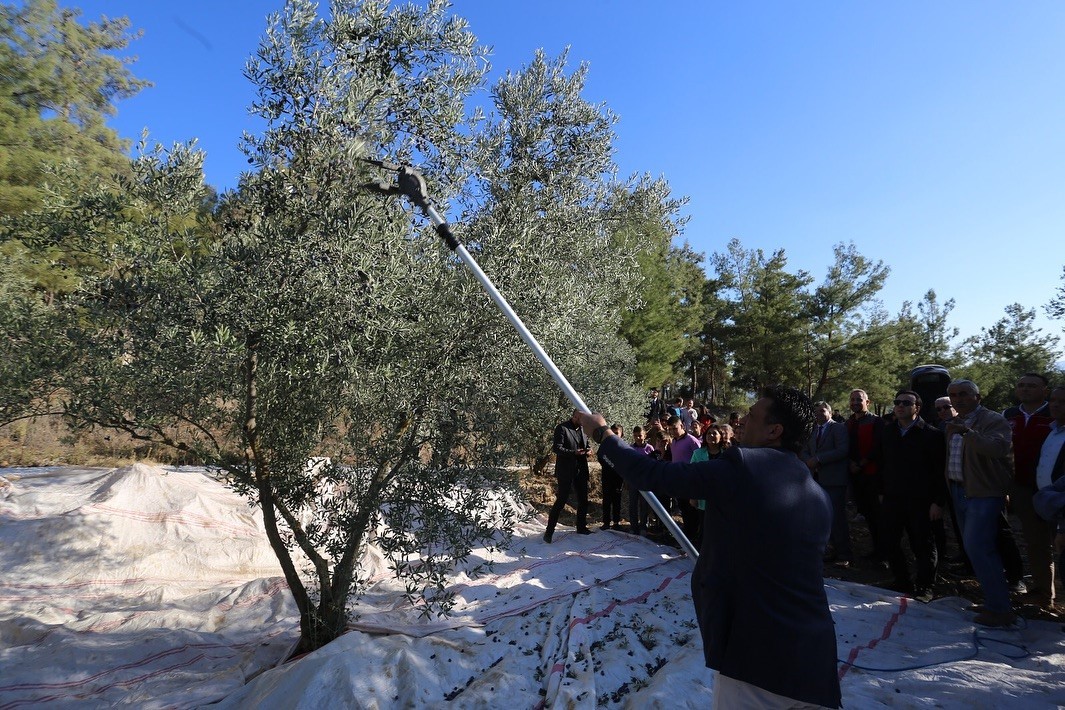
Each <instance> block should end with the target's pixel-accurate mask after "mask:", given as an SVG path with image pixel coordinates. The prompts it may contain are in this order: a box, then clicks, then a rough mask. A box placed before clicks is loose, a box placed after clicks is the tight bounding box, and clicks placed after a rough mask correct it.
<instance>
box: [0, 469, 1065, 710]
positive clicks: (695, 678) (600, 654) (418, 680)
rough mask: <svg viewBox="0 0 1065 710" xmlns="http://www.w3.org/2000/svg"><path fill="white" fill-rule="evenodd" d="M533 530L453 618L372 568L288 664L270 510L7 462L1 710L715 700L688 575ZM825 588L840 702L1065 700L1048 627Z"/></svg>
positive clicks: (680, 565) (611, 539)
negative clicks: (308, 648) (430, 614)
mask: <svg viewBox="0 0 1065 710" xmlns="http://www.w3.org/2000/svg"><path fill="white" fill-rule="evenodd" d="M542 534H543V525H542V523H541V522H537V521H531V522H529V523H526V524H523V525H522V526H520V527H519V530H518V533H517V535H516V537H515V541H514V545H513V546H512V547H511V549H510V550H509V551H507V552H505V553H493V554H488V553H485V552H483V551H482V552H481V553H479V554H478V555H477V559H476V560H474V561H473V563H474V564H477V563H483V562H486V561H491V562H492V565H491V568H490V572H489V573H488V574H487V575H484V576H480V577H476V578H472V579H471V578H468V577H466V576H465V575H464V574H463V573H461V572H458V573H456V575H455V577H454V581H453V589H454V590H455V591H456V592H457V593H458V595H459V603H458V605H457V607H456V610H455V613H454V614H453V615H452V616H451V617H449V618H447V619H436V618H428V619H427V618H425V617H423V616H422V615H421V613H420V610H419V609H417V608H411V607H410V606H409V605H408V604H407V602H406V600H405V597H404V595H403V588H402V587H401V586H400V585H397V584H395V583H394V582H392V581H391V580H389V579H387V578H383V577H381V575H375V577H377V578H378V581H377V582H376V583H375V585H374V586H373V587H372V588H371V589H370V591H369V592H368V593H367V594H366V595H365V596H364V597H363V598H362V599H361V600H359V602H358V604H357V605H356V607H355V612H356V614H355V617H354V620H353V624H352V626H353V630H352V631H351V632H350V633H348V634H346V635H345V636H343V637H342V638H340V639H338V640H337V641H335V642H334V643H331V644H329V645H328V646H326V647H325V648H322V649H320V650H318V651H316V652H315V653H312V654H309V655H307V656H304V657H302V658H300V659H298V660H296V661H292V662H289V663H284V664H281V661H282V659H283V658H284V657H286V656H287V655H288V652H289V651H290V649H291V648H292V646H293V644H294V642H295V641H296V638H297V635H298V630H297V620H296V613H295V605H294V604H293V602H292V601H291V599H290V597H289V594H288V592H287V588H286V586H285V584H284V581H283V579H282V578H281V576H280V570H279V567H278V565H277V563H276V561H275V560H274V557H273V554H272V553H271V551H270V548H269V545H268V543H267V542H266V538H265V534H264V532H263V530H262V522H261V518H260V516H259V515H257V514H256V512H255V510H254V509H252V508H250V507H249V506H248V504H247V502H246V501H245V500H243V499H242V498H240V497H239V496H237V495H236V494H234V493H233V492H231V491H230V490H229V489H227V488H226V487H225V486H223V485H222V484H220V483H218V482H217V481H215V480H214V479H212V478H211V477H210V476H209V475H207V474H206V473H204V472H203V471H199V470H175V469H160V468H154V467H148V466H140V465H138V466H133V467H129V468H124V469H118V470H114V471H110V470H100V469H94V470H87V469H74V468H54V469H0V710H2V709H3V708H15V707H23V706H29V705H42V704H48V705H51V706H55V707H62V706H78V707H91V706H110V705H120V704H129V705H136V706H138V707H177V708H185V707H196V706H201V705H204V704H207V703H219V702H220V704H221V705H222V706H224V707H276V708H291V707H305V708H315V710H320V708H322V707H345V706H346V707H379V708H385V707H404V708H406V707H428V706H437V705H442V704H444V703H445V702H448V701H453V702H455V703H457V704H458V706H461V707H493V708H494V707H499V706H501V705H503V704H507V705H509V706H511V707H513V708H528V707H563V706H565V707H569V706H573V707H594V706H596V705H603V706H612V707H622V706H632V707H645V706H659V707H685V706H691V707H706V706H707V705H708V704H709V703H710V701H711V697H712V687H713V680H712V675H711V673H710V671H708V670H707V669H706V668H705V667H704V666H703V657H702V648H701V643H700V639H699V634H698V629H697V628H696V625H695V621H694V617H693V614H692V608H691V595H690V591H689V589H690V588H689V585H690V579H691V577H690V573H691V563H690V562H689V561H688V560H686V559H684V558H678V557H677V553H676V551H675V550H673V549H671V548H666V547H661V546H658V545H655V544H653V543H651V542H649V541H647V540H644V539H642V538H637V537H632V536H629V535H626V534H624V533H620V532H601V533H597V534H595V535H590V536H581V535H574V534H567V533H565V532H564V531H563V530H561V529H560V530H559V532H558V533H557V534H556V536H555V542H554V544H552V545H545V544H544V543H543V542H542V541H541V540H540V536H541V535H542ZM368 554H369V555H370V558H369V560H368V561H369V562H370V563H371V566H372V567H374V568H375V569H380V562H379V560H380V557H379V555H376V553H375V551H374V550H370V552H369V553H368ZM827 589H828V594H829V602H830V603H831V605H832V610H833V614H834V617H835V620H836V625H837V632H838V634H837V638H838V642H839V654H840V659H841V661H843V663H841V665H840V674H841V677H842V686H843V699H844V704H845V705H846V706H847V707H851V708H875V707H893V708H894V707H944V708H1026V707H1031V708H1046V707H1055V706H1061V705H1065V633H1063V629H1062V627H1061V625H1060V624H1052V623H1048V622H1028V623H1027V625H1025V626H1023V627H1021V628H1011V629H1004V630H979V631H976V630H975V629H974V627H973V625H972V624H971V621H970V617H971V614H969V613H967V612H965V611H964V609H965V607H967V606H968V603H967V602H964V601H963V600H960V599H941V600H938V601H936V602H933V603H932V604H927V605H925V604H920V603H916V602H913V601H912V600H908V599H905V598H900V597H897V596H891V595H890V594H889V593H887V592H884V591H882V590H879V589H876V588H871V587H865V586H862V585H856V584H848V583H845V582H835V581H831V580H830V581H829V583H828V584H827ZM847 663H849V664H850V665H847ZM279 664H281V665H279Z"/></svg>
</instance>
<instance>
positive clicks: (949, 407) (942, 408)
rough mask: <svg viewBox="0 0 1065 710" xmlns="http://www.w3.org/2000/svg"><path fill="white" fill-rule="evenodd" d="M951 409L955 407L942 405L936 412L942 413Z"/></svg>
mask: <svg viewBox="0 0 1065 710" xmlns="http://www.w3.org/2000/svg"><path fill="white" fill-rule="evenodd" d="M950 409H954V407H952V406H950V405H949V404H941V405H939V406H938V407H936V411H937V412H942V411H944V410H950Z"/></svg>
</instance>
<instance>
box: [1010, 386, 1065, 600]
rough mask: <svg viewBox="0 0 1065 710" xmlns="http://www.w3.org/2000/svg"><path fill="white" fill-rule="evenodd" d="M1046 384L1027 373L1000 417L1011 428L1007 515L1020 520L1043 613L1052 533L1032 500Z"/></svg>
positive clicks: (1049, 588) (1046, 424)
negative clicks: (1011, 478)
mask: <svg viewBox="0 0 1065 710" xmlns="http://www.w3.org/2000/svg"><path fill="white" fill-rule="evenodd" d="M1049 384H1050V382H1049V381H1048V380H1047V378H1046V377H1044V376H1043V375H1040V374H1039V373H1036V372H1028V373H1025V374H1024V375H1021V378H1020V379H1019V380H1017V388H1016V393H1017V399H1018V400H1019V402H1020V404H1018V405H1017V406H1015V407H1010V408H1009V409H1007V410H1006V411H1005V412H1003V413H1002V416H1004V417H1005V418H1006V420H1007V421H1008V422H1009V423H1010V426H1011V427H1012V428H1013V483H1012V485H1011V486H1010V512H1011V513H1013V514H1015V515H1016V516H1017V517H1018V518H1020V519H1021V532H1022V533H1023V534H1024V541H1025V543H1026V544H1027V546H1028V566H1029V568H1030V569H1031V570H1032V583H1033V587H1032V588H1030V589H1029V592H1030V593H1032V594H1033V600H1034V601H1035V603H1036V604H1037V605H1038V606H1040V607H1041V608H1043V609H1046V610H1047V611H1050V612H1053V611H1054V552H1053V548H1054V529H1053V526H1051V525H1049V524H1048V523H1047V522H1046V521H1045V520H1043V519H1042V518H1040V517H1039V515H1037V514H1036V512H1035V508H1034V507H1033V505H1032V496H1034V495H1035V492H1036V490H1037V486H1036V480H1035V470H1036V466H1037V465H1038V464H1039V452H1040V450H1041V449H1042V447H1043V441H1045V440H1046V438H1047V435H1048V434H1049V433H1050V424H1051V422H1052V421H1054V420H1053V419H1052V418H1051V416H1050V410H1049V407H1048V405H1047V392H1048V385H1049Z"/></svg>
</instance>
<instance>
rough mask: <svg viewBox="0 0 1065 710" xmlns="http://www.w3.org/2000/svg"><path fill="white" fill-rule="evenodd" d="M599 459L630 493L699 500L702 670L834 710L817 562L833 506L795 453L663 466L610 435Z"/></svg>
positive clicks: (832, 640) (696, 584) (734, 452)
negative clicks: (703, 506) (702, 508)
mask: <svg viewBox="0 0 1065 710" xmlns="http://www.w3.org/2000/svg"><path fill="white" fill-rule="evenodd" d="M600 453H601V454H602V456H603V458H605V459H607V461H609V462H610V463H612V464H613V465H614V468H615V469H616V470H617V472H618V473H620V474H621V476H622V477H623V478H624V479H625V480H626V482H628V483H629V485H630V486H632V488H633V489H639V490H660V491H662V492H663V493H664V494H668V495H673V496H676V497H678V498H695V499H703V500H706V513H705V516H704V518H703V525H704V531H705V532H704V534H703V539H702V544H701V548H700V551H699V561H698V562H697V563H696V565H695V571H694V572H693V574H692V597H693V602H694V604H695V615H696V618H697V619H698V621H699V629H700V632H701V634H702V638H703V653H704V654H705V657H706V665H707V666H708V667H710V668H713V669H715V670H718V671H720V672H721V673H723V674H724V675H727V676H728V677H730V678H734V679H736V680H741V681H744V682H745V683H750V684H752V685H756V686H758V687H759V688H762V689H764V690H768V691H769V692H771V693H776V694H778V695H783V696H784V697H787V698H793V699H795V700H801V701H803V702H807V703H815V704H818V705H824V706H826V707H832V708H834V707H839V705H840V690H839V676H838V671H837V666H836V630H835V627H834V626H833V623H832V615H831V613H830V612H829V608H828V598H827V595H826V594H825V587H824V578H823V576H822V561H821V556H822V554H823V553H824V550H825V545H826V544H827V543H828V535H829V529H830V528H831V524H832V507H831V504H830V503H829V500H828V495H827V494H826V493H825V492H824V491H823V490H822V489H821V487H820V486H819V485H818V484H817V483H815V482H814V480H813V478H812V477H811V476H810V471H809V470H808V469H807V468H806V465H805V464H803V462H802V461H801V460H800V459H799V457H798V456H796V455H795V454H793V453H791V452H788V451H782V450H780V449H770V448H743V447H734V448H731V449H727V450H726V451H725V453H724V454H722V455H721V457H720V458H717V459H713V460H711V461H699V462H696V463H667V462H664V461H655V460H654V459H652V458H651V457H649V456H646V455H644V454H643V453H640V452H639V451H636V450H635V449H633V448H631V447H629V446H628V445H626V444H625V442H623V441H621V440H620V439H619V438H618V437H616V436H611V437H608V438H606V439H604V440H603V444H602V446H601V447H600Z"/></svg>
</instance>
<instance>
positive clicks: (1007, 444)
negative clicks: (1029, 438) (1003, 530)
mask: <svg viewBox="0 0 1065 710" xmlns="http://www.w3.org/2000/svg"><path fill="white" fill-rule="evenodd" d="M947 396H949V397H950V403H951V405H953V407H954V409H955V410H956V411H957V413H958V414H957V416H955V417H954V418H953V419H951V420H950V421H948V422H947V423H946V426H945V427H944V429H945V431H946V438H947V485H948V487H949V488H950V495H951V499H952V501H953V502H954V510H955V513H956V515H957V516H958V525H959V526H960V527H961V531H962V539H963V541H964V543H965V551H966V552H967V553H968V554H969V560H970V561H971V562H972V565H973V571H974V572H975V573H976V580H977V581H978V582H979V583H980V588H981V590H982V591H983V593H984V609H983V611H981V612H980V613H979V614H977V615H976V618H975V619H974V621H975V622H976V623H978V624H981V625H984V626H1009V625H1010V624H1013V623H1014V622H1015V621H1016V620H1017V615H1016V614H1014V613H1013V608H1012V606H1011V604H1010V593H1009V586H1008V584H1007V582H1006V573H1005V571H1004V570H1003V566H1002V556H1001V555H1000V554H999V551H998V547H997V545H996V544H995V540H996V536H997V531H998V517H999V516H1000V515H1002V511H1003V509H1004V508H1005V505H1006V495H1007V493H1008V491H1009V487H1010V483H1011V482H1012V480H1013V432H1012V429H1011V428H1010V425H1009V422H1007V421H1006V419H1005V418H1004V417H1003V416H1002V415H1001V414H998V413H996V412H993V411H991V410H990V409H986V408H985V407H983V406H981V405H980V388H979V387H977V386H976V384H975V383H974V382H972V381H971V380H955V381H953V382H951V383H950V384H949V385H948V386H947Z"/></svg>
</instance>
